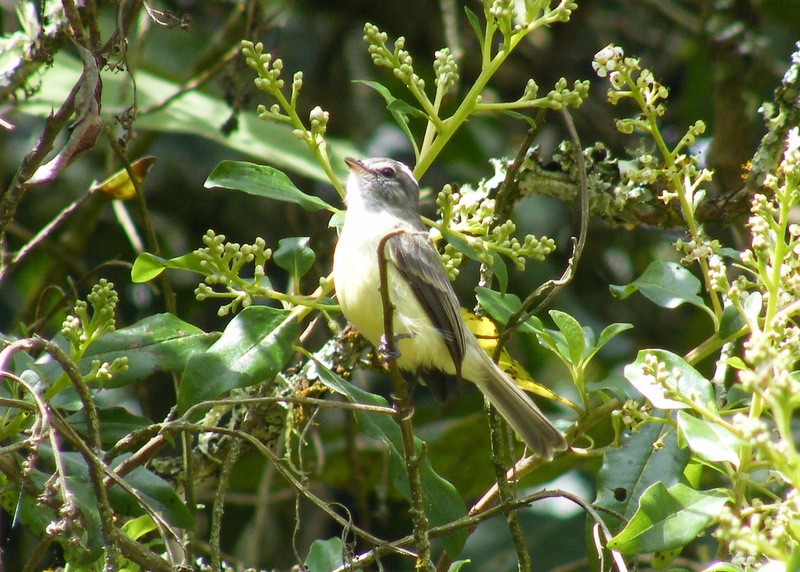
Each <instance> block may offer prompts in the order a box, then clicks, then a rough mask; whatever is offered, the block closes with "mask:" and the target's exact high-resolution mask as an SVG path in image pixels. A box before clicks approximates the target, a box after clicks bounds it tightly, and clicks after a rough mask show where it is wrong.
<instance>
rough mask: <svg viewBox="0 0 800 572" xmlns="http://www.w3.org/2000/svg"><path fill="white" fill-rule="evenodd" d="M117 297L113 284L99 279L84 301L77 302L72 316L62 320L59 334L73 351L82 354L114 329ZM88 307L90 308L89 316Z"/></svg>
mask: <svg viewBox="0 0 800 572" xmlns="http://www.w3.org/2000/svg"><path fill="white" fill-rule="evenodd" d="M118 301H119V296H118V295H117V292H116V291H115V290H114V284H113V282H109V281H108V280H106V279H105V278H101V279H100V280H99V281H98V283H97V284H95V285H94V286H93V287H92V291H91V292H90V293H89V295H88V296H87V297H86V301H83V300H78V301H77V302H75V307H74V308H73V310H72V314H70V315H68V316H67V317H66V318H65V319H64V323H63V324H62V326H61V333H62V334H63V335H64V337H65V338H67V340H69V342H70V345H71V346H72V348H73V349H75V350H77V351H78V352H83V350H85V349H86V348H87V347H88V346H89V344H91V343H92V342H93V341H95V340H97V339H98V338H100V337H101V336H103V335H105V334H107V333H110V332H113V331H114V329H115V328H116V323H115V318H114V313H115V310H116V307H117V302H118ZM89 306H91V307H92V311H91V316H90V315H89Z"/></svg>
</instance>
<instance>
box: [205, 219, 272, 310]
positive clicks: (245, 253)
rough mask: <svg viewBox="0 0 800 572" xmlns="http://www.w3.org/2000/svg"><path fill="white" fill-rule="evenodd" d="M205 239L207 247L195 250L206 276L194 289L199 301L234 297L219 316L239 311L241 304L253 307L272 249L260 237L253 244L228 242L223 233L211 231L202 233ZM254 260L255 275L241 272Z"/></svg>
mask: <svg viewBox="0 0 800 572" xmlns="http://www.w3.org/2000/svg"><path fill="white" fill-rule="evenodd" d="M203 242H204V243H205V244H206V247H205V248H199V249H197V250H195V251H194V254H195V256H197V257H198V258H199V259H200V266H201V267H202V268H203V270H204V271H205V272H206V277H205V279H204V282H203V283H201V284H199V285H198V286H197V288H196V289H195V297H196V298H197V299H198V300H199V301H203V300H205V299H206V298H221V299H228V298H229V299H231V302H230V303H228V304H226V305H225V306H222V307H221V308H220V309H219V310H218V314H219V315H220V316H225V315H227V314H228V313H229V312H231V311H236V309H237V308H238V307H239V305H240V304H241V305H242V307H244V308H246V307H248V306H250V305H251V304H252V302H253V297H254V296H256V295H258V294H259V293H260V290H261V287H262V286H261V284H262V282H263V281H264V279H265V277H266V265H267V261H268V260H269V259H270V258H271V257H272V250H271V249H269V248H267V247H266V242H265V241H264V239H263V238H261V237H258V238H256V240H255V242H254V243H253V244H239V243H236V242H225V235H224V234H216V233H215V232H214V231H213V230H209V231H208V232H206V234H205V235H204V236H203ZM251 263H252V264H253V277H252V278H247V279H245V278H242V277H241V276H240V275H239V274H240V272H241V270H242V267H243V266H244V265H245V264H251ZM215 288H222V290H221V291H220V290H218V289H215Z"/></svg>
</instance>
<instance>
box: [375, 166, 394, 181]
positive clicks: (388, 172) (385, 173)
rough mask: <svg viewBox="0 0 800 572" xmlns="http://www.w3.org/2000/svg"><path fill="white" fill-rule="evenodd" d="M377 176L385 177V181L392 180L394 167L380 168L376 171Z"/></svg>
mask: <svg viewBox="0 0 800 572" xmlns="http://www.w3.org/2000/svg"><path fill="white" fill-rule="evenodd" d="M378 174H379V175H380V176H381V177H386V178H387V179H394V177H395V172H394V167H381V168H380V169H378Z"/></svg>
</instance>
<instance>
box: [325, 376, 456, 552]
mask: <svg viewBox="0 0 800 572" xmlns="http://www.w3.org/2000/svg"><path fill="white" fill-rule="evenodd" d="M317 372H318V373H319V377H320V380H321V381H322V383H324V384H325V385H326V386H327V387H329V388H330V389H331V390H333V391H335V392H336V393H339V394H341V395H344V396H345V397H346V398H347V399H348V400H349V401H352V402H353V403H367V404H371V405H381V406H384V407H386V406H387V405H388V404H387V402H386V400H385V399H384V398H383V397H381V396H379V395H375V394H372V393H368V392H366V391H363V390H361V389H359V388H357V387H356V386H354V385H352V384H350V383H348V382H346V381H345V380H343V379H342V378H341V377H339V376H338V375H336V374H335V373H333V372H332V371H330V370H329V369H327V368H326V367H324V366H322V365H321V364H317ZM355 417H356V420H357V421H358V424H359V426H360V427H361V428H362V429H363V430H364V432H365V433H366V434H367V435H369V436H370V437H372V438H373V439H380V440H381V441H383V442H384V443H385V444H386V446H387V447H388V448H389V471H390V476H391V479H392V483H393V484H394V486H395V487H396V488H397V490H398V491H400V493H401V494H402V495H403V497H404V498H405V499H406V500H410V499H411V491H410V489H409V486H408V473H407V472H406V468H405V456H404V454H403V439H402V435H401V431H400V426H399V425H398V424H397V422H396V421H395V420H394V419H393V418H392V417H390V416H389V415H385V414H382V413H373V412H356V413H355ZM423 446H424V443H423V442H422V441H421V440H420V439H418V438H416V437H415V438H414V449H415V451H416V453H417V454H418V455H421V459H422V461H421V463H420V466H419V471H420V481H421V483H422V496H423V503H424V505H425V513H426V515H427V517H428V520H429V521H430V523H431V525H432V526H439V525H442V524H446V523H448V522H452V521H453V520H456V519H459V518H461V517H463V516H465V515H466V508H465V507H464V501H463V500H462V499H461V497H460V496H459V494H458V491H456V489H455V487H454V486H453V485H452V484H451V483H450V482H449V481H447V480H446V479H444V478H443V477H441V476H440V475H439V474H438V473H437V472H436V471H435V470H434V469H433V465H431V460H430V457H429V456H427V455H424V454H422V452H423ZM466 539H467V533H466V531H459V532H455V533H453V534H451V535H449V536H447V537H445V538H444V539H443V541H442V542H443V544H444V547H445V550H446V551H447V553H448V554H449V555H450V556H451V557H453V558H455V557H456V556H457V555H458V554H459V553H460V552H461V549H462V548H463V547H464V543H465V542H466Z"/></svg>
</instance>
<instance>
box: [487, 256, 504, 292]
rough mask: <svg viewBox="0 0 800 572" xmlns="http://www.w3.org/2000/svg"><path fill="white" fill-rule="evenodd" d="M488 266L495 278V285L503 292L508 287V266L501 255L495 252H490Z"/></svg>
mask: <svg viewBox="0 0 800 572" xmlns="http://www.w3.org/2000/svg"><path fill="white" fill-rule="evenodd" d="M489 268H490V269H491V271H492V274H494V275H495V277H496V278H497V286H498V287H499V288H500V292H501V293H503V294H505V293H506V290H507V289H508V268H507V267H506V262H505V260H503V257H502V256H500V255H499V254H498V253H497V252H492V263H491V264H490V265H489Z"/></svg>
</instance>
